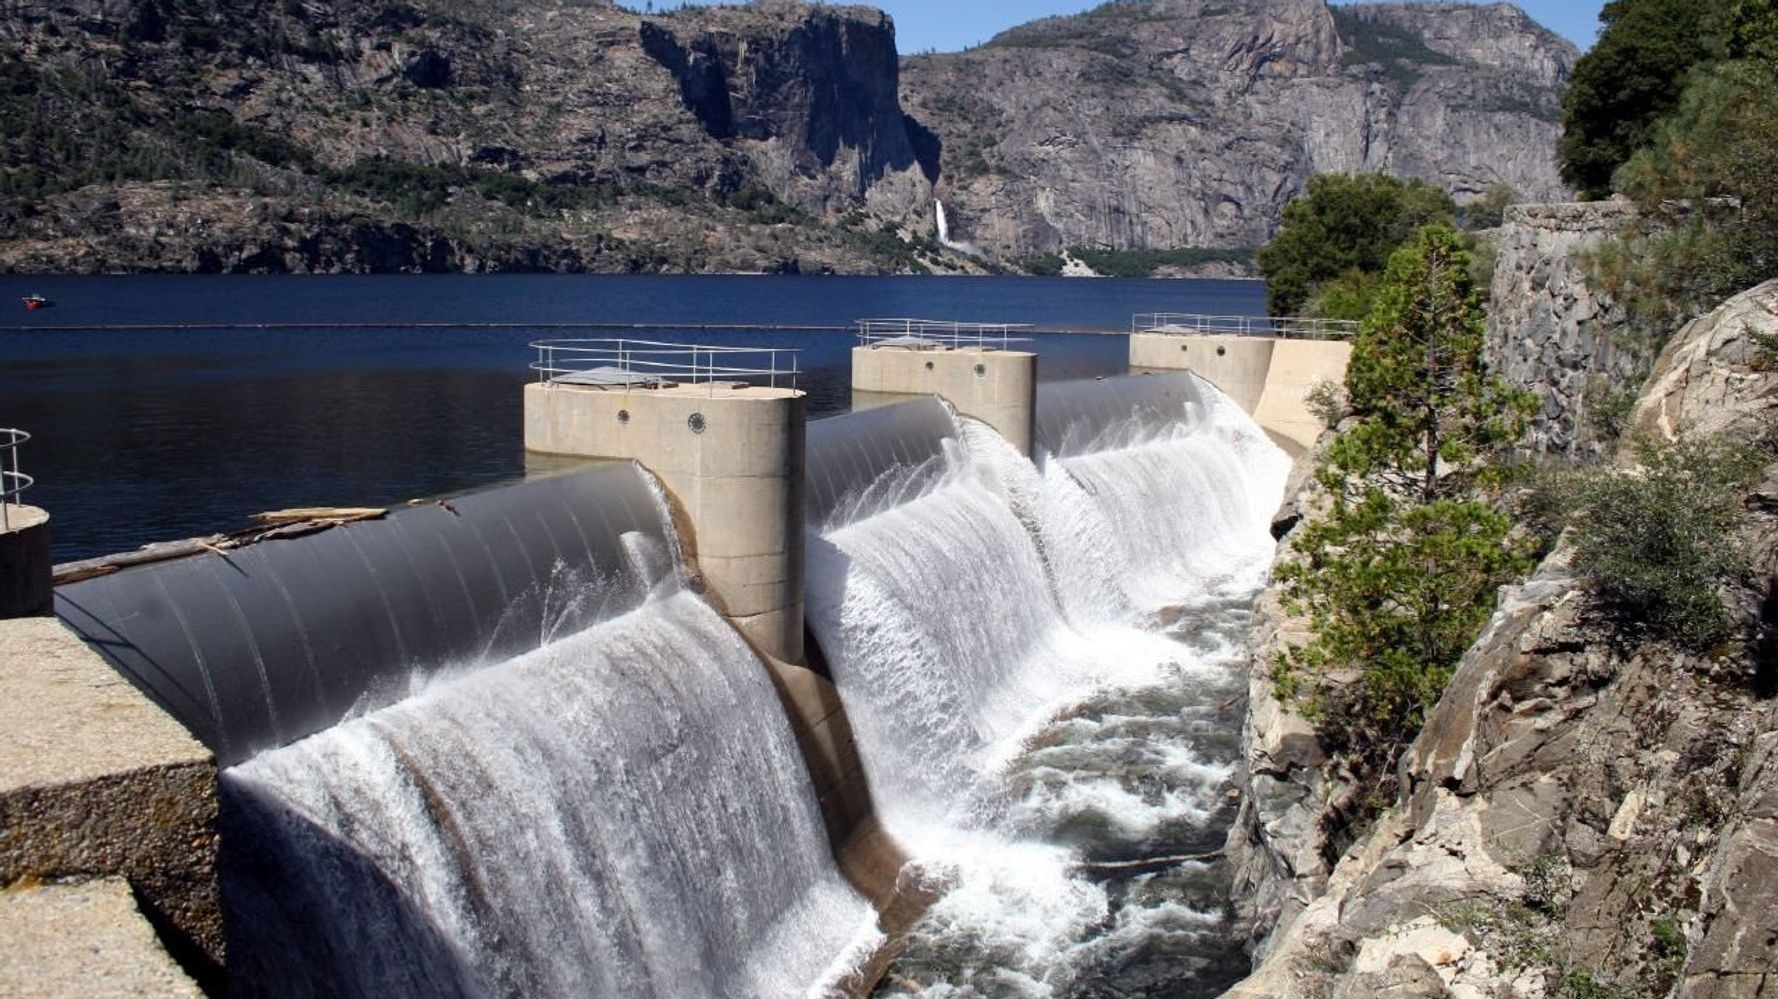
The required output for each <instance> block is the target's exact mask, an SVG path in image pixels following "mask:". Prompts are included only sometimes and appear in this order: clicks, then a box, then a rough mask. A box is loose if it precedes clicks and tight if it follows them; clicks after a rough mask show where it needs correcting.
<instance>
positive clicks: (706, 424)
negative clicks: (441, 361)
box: [525, 381, 805, 663]
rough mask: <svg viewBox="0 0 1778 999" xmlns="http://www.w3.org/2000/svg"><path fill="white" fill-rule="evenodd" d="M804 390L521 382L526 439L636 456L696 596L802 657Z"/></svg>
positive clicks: (783, 652)
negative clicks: (676, 530)
mask: <svg viewBox="0 0 1778 999" xmlns="http://www.w3.org/2000/svg"><path fill="white" fill-rule="evenodd" d="M804 402H805V396H804V394H803V393H802V392H800V391H797V390H795V389H787V388H767V387H755V386H749V385H745V384H742V383H739V382H705V383H701V384H677V385H672V384H669V385H666V386H662V387H651V386H649V385H647V384H627V385H586V384H573V383H570V382H565V381H548V382H536V383H533V384H530V385H527V386H525V448H526V450H528V451H536V452H542V453H544V454H554V455H577V456H581V457H588V458H615V459H627V460H634V461H638V462H641V463H642V465H643V466H645V467H646V468H647V469H648V470H649V471H651V472H653V473H654V474H655V475H656V476H657V477H659V479H660V480H661V484H662V485H663V486H664V487H665V488H666V490H667V493H668V496H669V499H670V500H671V502H672V504H673V507H674V515H675V519H676V520H677V519H683V521H684V522H683V523H681V524H679V525H678V526H679V527H680V536H681V538H682V539H683V541H684V543H685V545H686V546H687V549H688V550H687V551H686V552H685V555H686V558H687V561H688V562H689V563H691V564H694V565H695V566H696V567H697V570H698V571H699V572H700V573H701V574H702V577H703V581H704V583H705V585H706V586H707V590H706V595H707V596H709V597H710V598H711V600H712V602H713V603H714V604H716V606H717V607H718V609H720V610H721V611H722V612H723V613H724V614H725V615H727V616H728V618H729V619H730V620H731V621H733V622H734V624H735V626H736V627H737V628H739V629H740V631H741V633H742V634H743V635H745V636H746V637H747V639H748V640H749V641H750V642H752V643H753V645H754V647H755V648H757V649H758V650H759V651H761V652H763V653H764V654H766V655H768V656H771V657H772V658H775V659H780V660H783V661H785V662H791V663H800V662H802V661H803V509H802V503H803V443H804V432H805V427H804V420H805V405H804Z"/></svg>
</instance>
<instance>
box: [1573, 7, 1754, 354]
mask: <svg viewBox="0 0 1778 999" xmlns="http://www.w3.org/2000/svg"><path fill="white" fill-rule="evenodd" d="M1774 6H1775V5H1774V3H1773V0H1743V2H1742V3H1741V4H1740V5H1739V6H1738V7H1737V9H1736V10H1735V11H1734V16H1733V17H1732V18H1731V23H1732V26H1733V30H1732V32H1731V44H1730V51H1732V52H1737V53H1740V54H1742V55H1743V56H1744V58H1740V59H1735V60H1730V61H1725V62H1722V63H1718V64H1716V65H1713V66H1711V67H1709V68H1708V69H1705V70H1701V71H1699V72H1698V73H1697V74H1696V75H1695V76H1694V79H1693V80H1692V83H1691V85H1690V86H1688V87H1687V88H1686V91H1685V94H1684V96H1683V98H1682V99H1681V101H1680V103H1679V106H1678V108H1677V109H1676V110H1675V111H1674V113H1673V114H1672V115H1670V116H1669V117H1668V118H1666V119H1665V120H1664V121H1662V122H1661V123H1660V124H1659V125H1658V126H1657V127H1656V128H1655V129H1654V130H1653V132H1652V134H1651V137H1650V140H1649V142H1648V144H1647V146H1646V147H1645V148H1643V149H1641V150H1640V151H1638V152H1637V153H1636V154H1635V155H1634V156H1633V157H1632V158H1631V159H1630V161H1629V162H1628V163H1627V164H1625V165H1624V167H1623V169H1622V170H1620V171H1619V174H1618V180H1619V185H1620V186H1621V188H1622V189H1623V191H1624V192H1625V193H1626V194H1628V195H1630V197H1632V198H1634V199H1635V200H1636V202H1637V203H1638V205H1639V206H1640V207H1641V208H1642V214H1643V223H1642V225H1641V227H1640V231H1638V232H1632V233H1631V234H1629V238H1628V242H1627V244H1626V245H1625V246H1622V247H1619V248H1618V249H1619V251H1620V252H1618V253H1616V254H1612V253H1607V254H1606V255H1605V256H1604V261H1605V262H1607V263H1614V264H1616V265H1617V266H1616V273H1615V274H1611V275H1608V276H1610V277H1613V278H1615V279H1616V280H1617V281H1618V282H1619V283H1620V284H1621V285H1622V287H1620V288H1617V289H1615V290H1616V291H1617V293H1618V294H1619V296H1620V297H1621V298H1622V299H1624V300H1625V301H1626V302H1628V303H1629V304H1630V305H1631V306H1632V307H1633V308H1634V309H1635V310H1636V311H1637V312H1638V313H1639V314H1640V315H1641V316H1643V317H1645V318H1646V319H1648V320H1650V321H1651V322H1652V324H1653V325H1654V326H1656V327H1657V328H1661V329H1664V328H1665V327H1666V326H1668V325H1669V324H1670V323H1671V321H1672V320H1673V319H1676V318H1679V317H1682V316H1684V315H1688V314H1691V313H1695V312H1699V311H1702V310H1704V309H1708V308H1710V307H1713V306H1714V305H1716V304H1717V303H1719V302H1721V301H1722V300H1723V299H1725V298H1727V297H1728V296H1730V295H1733V294H1735V293H1737V292H1740V291H1742V290H1745V289H1746V288H1749V287H1751V286H1753V285H1754V284H1757V283H1759V282H1761V281H1764V280H1766V279H1768V278H1770V277H1772V275H1774V274H1778V156H1774V155H1773V153H1772V150H1773V149H1775V148H1778V11H1775V10H1774Z"/></svg>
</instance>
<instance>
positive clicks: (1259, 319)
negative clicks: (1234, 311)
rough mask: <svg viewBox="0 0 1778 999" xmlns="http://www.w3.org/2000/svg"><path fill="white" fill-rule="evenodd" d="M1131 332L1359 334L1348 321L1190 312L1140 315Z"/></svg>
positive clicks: (1288, 336) (1287, 336)
mask: <svg viewBox="0 0 1778 999" xmlns="http://www.w3.org/2000/svg"><path fill="white" fill-rule="evenodd" d="M1130 332H1131V333H1172V334H1198V335H1211V336H1214V335H1217V334H1223V335H1227V336H1264V337H1276V338H1278V339H1280V340H1345V339H1350V338H1351V337H1355V336H1357V335H1358V324H1357V323H1355V322H1353V321H1351V320H1349V319H1318V318H1311V317H1304V316H1207V315H1199V314H1196V313H1189V312H1138V313H1137V314H1136V315H1134V316H1132V317H1131V318H1130Z"/></svg>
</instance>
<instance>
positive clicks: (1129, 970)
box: [808, 387, 1289, 999]
mask: <svg viewBox="0 0 1778 999" xmlns="http://www.w3.org/2000/svg"><path fill="white" fill-rule="evenodd" d="M1064 451H1065V453H1062V454H1054V453H1051V454H1040V455H1039V456H1038V459H1037V461H1036V462H1035V463H1033V462H1032V461H1029V460H1027V459H1025V458H1023V457H1022V456H1020V455H1018V454H1017V452H1015V451H1013V449H1012V448H1011V447H1010V446H1008V445H1007V444H1006V443H1005V441H1003V440H1001V439H1000V438H999V437H998V436H996V435H995V434H993V433H992V432H991V431H989V430H988V429H986V428H985V427H982V426H980V425H978V424H975V423H973V422H971V421H963V422H962V424H961V425H960V426H959V427H958V428H957V433H956V440H954V441H951V442H949V444H948V447H947V451H946V454H945V462H946V468H945V469H944V472H943V474H941V475H937V476H932V475H927V476H925V477H924V478H923V479H922V481H923V482H924V488H923V491H921V492H920V493H919V494H918V495H916V496H914V497H913V498H911V499H906V501H905V502H902V503H900V505H896V506H891V507H887V508H883V507H881V506H872V505H869V504H865V505H855V506H854V507H853V508H852V509H851V514H852V519H850V520H849V521H843V522H833V521H835V520H839V519H840V518H830V522H829V523H827V524H824V525H821V526H820V528H819V529H817V530H815V531H812V532H811V537H810V539H809V553H810V554H809V559H810V561H809V579H810V585H809V604H808V612H809V617H810V624H811V627H812V629H813V630H814V632H815V634H816V635H817V637H818V638H819V639H820V641H821V644H822V648H823V650H824V651H825V652H826V654H827V657H828V660H829V662H830V664H831V667H832V670H833V673H834V679H835V681H836V683H837V685H838V687H839V690H840V694H841V697H842V699H843V700H844V701H845V703H846V705H847V709H848V714H849V717H850V718H851V719H852V723H853V727H854V731H855V732H856V733H857V735H858V739H859V745H860V750H861V752H862V754H863V756H864V760H865V764H866V770H867V772H868V773H869V775H870V780H871V786H872V791H873V795H874V797H875V800H876V803H877V807H878V810H879V814H880V815H881V817H882V819H883V821H884V824H885V826H886V827H887V828H888V829H889V830H890V831H891V833H893V834H894V835H895V836H896V837H897V838H899V839H900V840H902V841H903V842H904V843H905V844H906V845H907V846H908V847H909V848H910V849H911V850H912V851H913V853H914V854H915V855H916V857H917V858H918V862H919V863H920V864H922V865H924V866H925V867H926V868H928V869H929V870H931V871H932V872H933V873H934V874H936V875H938V876H940V877H941V880H942V881H943V882H944V883H945V884H946V885H947V886H948V887H949V891H948V892H947V893H946V894H945V895H944V896H943V897H942V898H941V899H940V900H939V901H938V902H937V904H936V905H935V906H934V907H933V909H932V910H931V912H930V913H929V914H928V916H927V917H926V919H925V920H923V921H922V923H921V924H920V926H919V927H918V928H917V929H916V931H915V933H914V935H913V938H912V940H911V941H910V944H909V947H908V950H907V953H906V954H905V955H904V957H903V958H902V959H901V960H900V962H898V964H897V965H896V968H895V972H894V974H893V976H892V981H893V983H894V984H893V985H892V987H890V988H889V989H887V990H886V991H887V994H890V995H906V994H913V995H922V996H931V997H934V999H937V997H949V996H959V995H1003V994H1004V995H1031V996H1048V995H1058V994H1067V993H1068V990H1069V989H1070V988H1071V987H1072V986H1073V985H1074V984H1076V983H1084V982H1086V981H1094V982H1100V981H1114V982H1119V983H1122V984H1124V985H1127V986H1128V987H1129V989H1130V991H1128V992H1125V993H1120V994H1150V993H1147V992H1144V991H1142V988H1143V987H1145V986H1144V985H1143V983H1149V984H1152V985H1153V986H1154V987H1155V988H1156V989H1157V991H1155V992H1153V993H1152V994H1155V995H1162V994H1165V995H1193V994H1199V993H1194V992H1193V991H1192V988H1193V985H1192V983H1193V981H1196V980H1201V981H1202V983H1203V987H1204V988H1206V989H1210V988H1213V987H1214V986H1215V984H1216V983H1218V982H1220V981H1221V979H1219V978H1218V977H1217V974H1215V973H1213V971H1206V970H1205V969H1213V968H1214V967H1215V966H1217V965H1218V963H1219V962H1221V964H1222V965H1224V966H1225V970H1227V968H1228V967H1232V965H1231V964H1230V962H1237V961H1238V958H1239V955H1238V954H1234V953H1233V949H1232V946H1231V944H1230V941H1229V940H1228V939H1227V936H1228V935H1227V933H1226V932H1225V931H1226V927H1225V926H1223V921H1222V916H1221V906H1222V899H1223V898H1224V897H1226V896H1225V895H1224V893H1223V888H1222V887H1221V886H1220V884H1219V883H1218V882H1217V881H1216V880H1215V872H1214V871H1213V869H1212V868H1211V867H1210V866H1209V865H1207V864H1204V863H1193V862H1182V863H1177V864H1172V865H1170V866H1169V865H1162V867H1163V868H1164V869H1163V870H1160V871H1158V872H1156V873H1152V874H1144V875H1141V876H1138V877H1133V878H1121V879H1120V878H1112V877H1100V876H1095V875H1093V874H1092V873H1091V872H1092V870H1093V865H1094V864H1099V863H1111V864H1114V865H1115V864H1117V863H1118V862H1122V861H1130V860H1143V859H1145V858H1153V857H1169V856H1172V857H1177V856H1181V855H1191V854H1201V853H1206V852H1209V851H1210V850H1213V849H1214V848H1215V847H1216V846H1219V845H1220V842H1221V838H1222V832H1223V830H1224V829H1225V828H1226V824H1227V821H1228V819H1229V817H1230V815H1229V813H1230V806H1231V801H1230V799H1229V797H1228V791H1229V779H1230V777H1231V775H1232V773H1233V767H1234V762H1235V759H1236V756H1237V751H1238V746H1237V744H1236V743H1237V739H1238V729H1239V714H1238V708H1236V709H1235V710H1231V708H1232V707H1234V706H1235V705H1236V704H1237V702H1238V701H1239V700H1240V698H1241V695H1242V693H1243V691H1244V677H1243V676H1242V674H1241V671H1240V669H1239V665H1240V663H1239V660H1240V658H1241V655H1242V652H1243V640H1244V631H1245V625H1246V621H1247V618H1246V610H1245V607H1246V604H1247V603H1248V602H1249V600H1250V599H1251V596H1252V594H1253V593H1254V592H1255V590H1256V589H1257V587H1258V586H1259V584H1260V583H1261V581H1262V580H1263V576H1264V571H1265V567H1266V565H1267V563H1268V562H1269V558H1270V553H1271V550H1272V540H1271V537H1270V535H1269V532H1268V531H1267V526H1268V520H1269V515H1270V513H1271V511H1272V509H1273V508H1274V507H1275V505H1276V503H1277V501H1278V499H1279V498H1280V495H1281V493H1282V490H1283V484H1284V478H1285V477H1286V475H1287V474H1288V468H1289V462H1288V459H1287V458H1285V456H1284V455H1283V454H1282V453H1281V452H1280V451H1278V449H1277V448H1276V447H1275V446H1274V445H1272V444H1271V443H1270V441H1268V440H1267V439H1266V438H1265V436H1264V434H1263V433H1262V432H1261V431H1259V429H1258V428H1257V427H1256V426H1254V425H1253V423H1252V421H1251V420H1250V419H1248V418H1247V417H1246V416H1245V414H1243V413H1241V412H1240V411H1239V409H1238V408H1236V407H1234V406H1233V405H1232V404H1231V403H1229V402H1228V400H1227V399H1226V398H1224V397H1222V396H1221V394H1220V393H1217V392H1215V391H1214V390H1213V389H1208V388H1207V387H1205V388H1203V389H1202V390H1201V391H1199V392H1196V393H1195V394H1194V397H1193V399H1192V400H1191V401H1190V402H1188V403H1187V404H1186V405H1185V406H1184V407H1183V411H1182V412H1179V413H1176V414H1174V415H1173V416H1172V417H1171V418H1169V419H1166V420H1156V419H1154V418H1153V417H1152V415H1150V416H1144V415H1142V414H1132V415H1131V416H1130V418H1129V419H1127V420H1123V421H1112V422H1111V423H1110V424H1109V425H1106V426H1104V427H1101V428H1099V429H1098V431H1097V432H1096V433H1095V434H1093V435H1092V437H1091V439H1086V440H1082V441H1074V442H1071V443H1070V446H1068V447H1066V448H1065V449H1064ZM901 495H903V496H904V497H905V496H906V495H907V493H906V491H905V490H904V491H902V493H901ZM1083 865H1085V866H1083ZM1200 972H1202V974H1200ZM1224 977H1226V975H1225V976H1224ZM1202 994H1211V993H1210V992H1204V993H1202Z"/></svg>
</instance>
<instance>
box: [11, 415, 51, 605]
mask: <svg viewBox="0 0 1778 999" xmlns="http://www.w3.org/2000/svg"><path fill="white" fill-rule="evenodd" d="M30 439H31V435H30V434H28V433H26V432H25V431H23V430H17V429H13V428H9V427H0V620H4V619H6V618H14V617H36V616H39V615H43V614H48V613H49V612H50V606H51V603H52V602H53V598H52V594H51V591H50V568H51V566H50V555H49V538H50V533H49V532H50V524H49V514H48V512H46V511H44V510H41V509H39V508H37V507H34V506H28V505H26V504H25V503H24V493H25V490H26V489H28V488H30V486H31V483H32V480H31V477H30V476H29V475H26V474H25V473H24V472H23V471H22V470H21V469H20V467H19V447H20V445H22V444H24V443H25V442H26V441H28V440H30Z"/></svg>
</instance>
